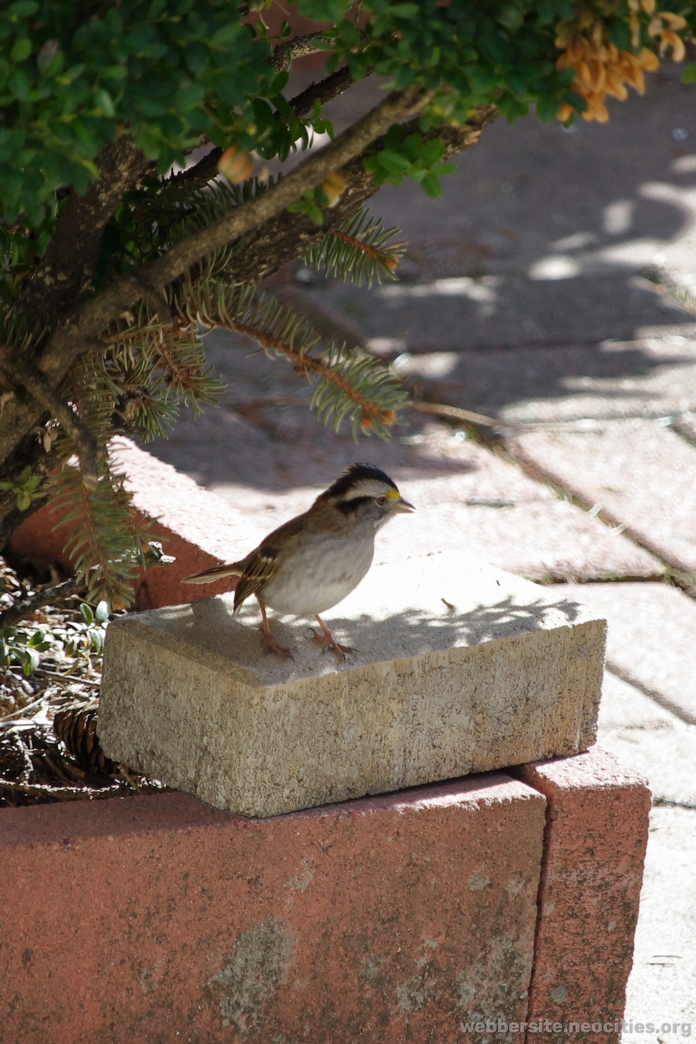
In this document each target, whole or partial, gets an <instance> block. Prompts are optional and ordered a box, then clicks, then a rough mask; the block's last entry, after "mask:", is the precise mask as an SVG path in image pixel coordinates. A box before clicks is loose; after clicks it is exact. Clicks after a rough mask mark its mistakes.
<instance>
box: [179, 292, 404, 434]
mask: <svg viewBox="0 0 696 1044" xmlns="http://www.w3.org/2000/svg"><path fill="white" fill-rule="evenodd" d="M178 303H179V307H180V309H181V311H182V313H183V316H184V317H185V318H186V319H187V320H189V321H191V322H199V323H202V324H203V325H205V326H208V327H224V328H225V329H227V330H233V331H235V332H236V333H241V334H244V335H245V336H247V337H251V338H253V339H254V340H256V341H258V343H259V344H260V345H261V347H262V348H263V349H264V351H266V352H268V353H275V354H277V355H282V356H284V357H285V358H286V359H287V360H288V361H289V362H290V363H292V366H293V368H294V370H295V371H296V372H297V373H298V374H299V375H300V376H303V377H306V378H307V379H308V380H309V381H310V383H311V384H313V385H314V393H313V395H312V399H311V402H310V405H311V406H312V408H314V409H315V410H316V411H317V414H318V415H319V417H320V418H321V419H322V420H323V421H324V423H330V422H331V423H333V424H334V426H335V428H336V430H338V428H339V427H340V425H341V422H342V421H343V419H344V418H345V417H347V416H350V420H351V426H352V432H353V436H354V437H355V436H356V435H357V433H358V431H359V430H360V429H361V428H362V430H363V431H366V432H367V431H374V432H375V434H377V435H378V436H380V437H386V436H387V429H388V428H389V427H390V426H391V425H392V424H393V423H394V421H395V420H396V411H397V410H398V409H399V407H400V406H402V405H403V404H404V403H405V402H406V401H407V399H408V393H407V392H405V390H404V389H403V387H402V386H401V384H400V383H399V382H398V381H397V380H395V378H394V377H393V375H392V374H391V373H390V371H389V370H387V369H386V368H385V367H384V366H382V364H381V363H379V362H378V361H377V360H376V359H374V358H373V357H371V356H368V355H366V354H365V353H363V352H360V351H359V350H357V349H355V348H348V347H347V346H346V345H345V344H341V345H336V344H331V345H329V346H328V347H327V348H325V349H322V348H320V349H319V350H318V351H317V352H315V353H314V354H312V353H313V350H314V349H315V348H316V347H317V345H318V343H319V335H318V334H317V333H316V331H314V330H313V329H312V327H311V326H310V325H309V323H307V321H306V320H305V319H302V318H301V317H299V316H297V315H296V314H295V313H294V312H292V311H291V310H290V309H287V308H285V307H283V306H282V305H280V304H278V302H277V301H275V300H273V299H270V300H263V299H260V298H259V297H258V296H257V295H256V293H255V291H254V288H253V287H230V286H229V285H226V284H224V283H222V282H219V281H218V282H215V281H212V282H209V281H201V282H200V283H198V284H196V285H195V286H191V285H184V286H183V287H182V288H181V290H180V292H179V297H178Z"/></svg>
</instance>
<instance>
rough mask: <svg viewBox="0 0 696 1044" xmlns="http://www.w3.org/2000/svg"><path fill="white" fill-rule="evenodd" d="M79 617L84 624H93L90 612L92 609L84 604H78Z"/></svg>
mask: <svg viewBox="0 0 696 1044" xmlns="http://www.w3.org/2000/svg"><path fill="white" fill-rule="evenodd" d="M80 616H81V617H82V619H83V620H84V622H85V623H86V624H88V625H89V624H93V623H94V613H93V612H92V607H91V606H89V605H87V603H86V602H81V603H80Z"/></svg>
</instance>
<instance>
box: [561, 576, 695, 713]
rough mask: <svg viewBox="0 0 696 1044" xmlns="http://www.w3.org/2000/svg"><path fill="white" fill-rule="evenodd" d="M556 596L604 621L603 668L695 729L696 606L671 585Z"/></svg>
mask: <svg viewBox="0 0 696 1044" xmlns="http://www.w3.org/2000/svg"><path fill="white" fill-rule="evenodd" d="M555 590H556V591H558V593H559V595H562V593H563V591H564V590H565V592H566V597H570V598H577V599H578V601H583V602H585V603H586V604H587V605H589V606H591V607H592V609H593V610H594V611H595V612H596V613H598V614H599V615H601V616H604V617H606V618H607V620H608V622H609V629H608V634H607V665H608V666H609V667H610V668H611V670H612V671H614V672H615V673H616V674H618V675H619V676H620V677H622V678H624V679H625V680H626V681H628V682H630V683H631V684H632V685H635V686H636V687H637V688H638V689H640V690H641V692H643V693H645V694H647V695H648V696H650V697H651V698H652V699H654V700H655V701H657V703H660V704H662V706H663V707H666V708H667V709H668V710H670V711H672V713H673V714H676V715H677V717H679V718H681V720H682V721H685V722H687V723H688V724H690V725H696V647H695V646H694V635H695V634H696V603H695V602H694V600H693V599H692V598H689V596H688V595H685V594H684V592H683V591H680V590H679V589H678V588H676V587H672V586H671V585H670V584H640V583H637V584H567V585H565V584H564V585H563V587H560V586H559V587H556V588H555Z"/></svg>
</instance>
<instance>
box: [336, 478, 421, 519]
mask: <svg viewBox="0 0 696 1044" xmlns="http://www.w3.org/2000/svg"><path fill="white" fill-rule="evenodd" d="M319 499H320V500H325V501H328V502H329V503H330V504H332V505H333V506H334V507H335V508H336V509H337V510H338V511H340V512H342V513H343V514H344V515H345V516H346V518H357V519H361V520H362V519H370V520H372V521H373V522H374V525H375V527H379V526H381V525H383V524H384V523H385V522H386V521H387V520H388V519H390V518H391V517H392V516H393V515H397V514H399V513H400V512H404V511H406V512H408V511H415V508H414V507H413V504H409V502H408V501H407V500H404V498H403V497H402V496H401V494H400V493H399V490H398V489H397V487H396V483H395V482H393V481H392V479H390V478H389V476H388V475H387V474H385V473H384V472H383V471H382V470H381V469H380V468H377V467H375V465H374V464H351V465H350V467H349V468H347V469H346V471H344V472H343V474H342V475H341V476H340V478H337V479H336V481H335V482H334V483H333V485H331V486H329V488H328V489H327V490H326V491H325V492H324V493H322V494H321V497H320V498H319Z"/></svg>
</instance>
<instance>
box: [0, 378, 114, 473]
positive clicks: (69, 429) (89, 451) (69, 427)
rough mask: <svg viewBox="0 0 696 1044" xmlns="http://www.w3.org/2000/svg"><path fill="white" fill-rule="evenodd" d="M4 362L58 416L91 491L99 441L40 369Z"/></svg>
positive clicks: (16, 379)
mask: <svg viewBox="0 0 696 1044" xmlns="http://www.w3.org/2000/svg"><path fill="white" fill-rule="evenodd" d="M0 365H1V366H2V369H3V370H4V371H5V373H6V374H8V376H9V377H11V378H12V379H13V380H14V381H16V382H17V383H18V384H20V385H21V386H22V387H23V388H25V389H26V391H28V392H29V394H30V395H31V396H32V398H34V399H35V400H36V402H38V403H40V405H41V406H43V407H44V409H46V410H48V411H49V412H50V413H51V415H52V416H53V417H55V419H56V420H57V421H58V423H59V424H60V426H61V428H62V429H63V431H64V432H65V433H66V435H67V436H68V437H69V438H70V440H71V442H72V443H73V445H74V446H75V449H76V450H77V452H78V455H79V457H80V472H81V474H82V482H83V485H84V486H85V487H86V488H87V489H89V490H94V489H96V486H97V444H96V442H95V441H94V438H93V437H92V434H91V432H90V431H89V430H88V429H87V428H86V427H85V425H84V424H83V423H82V421H81V420H80V419H79V417H77V416H76V414H75V413H74V412H73V410H71V409H70V406H69V405H68V404H67V402H64V401H63V400H62V399H61V397H60V396H59V395H58V393H57V392H56V391H54V389H53V388H52V386H51V384H50V383H49V382H48V381H47V380H46V378H45V377H44V375H43V374H42V373H41V371H40V370H36V369H34V367H33V366H28V365H27V364H26V363H23V362H19V361H18V360H15V361H13V362H7V361H5V360H3V361H2V362H1V363H0Z"/></svg>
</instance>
